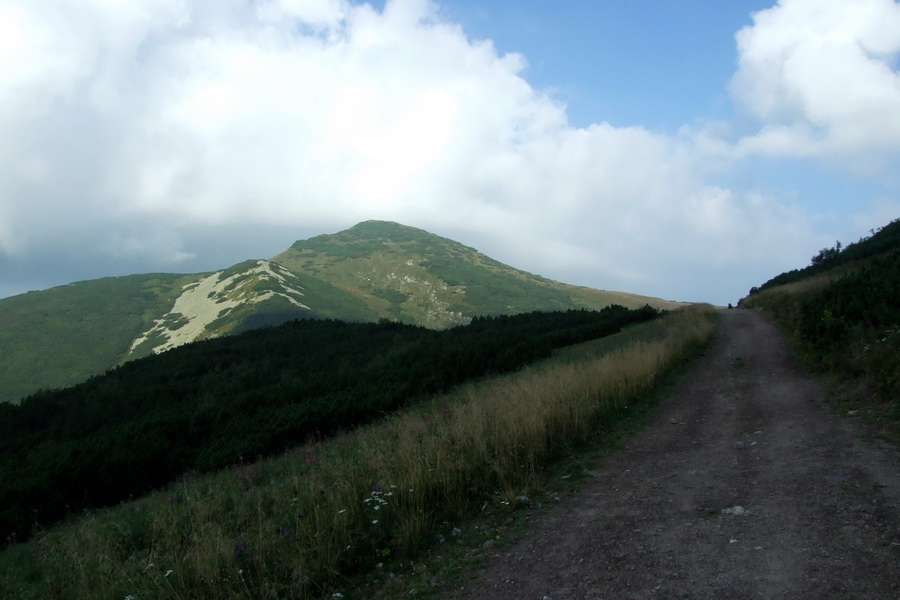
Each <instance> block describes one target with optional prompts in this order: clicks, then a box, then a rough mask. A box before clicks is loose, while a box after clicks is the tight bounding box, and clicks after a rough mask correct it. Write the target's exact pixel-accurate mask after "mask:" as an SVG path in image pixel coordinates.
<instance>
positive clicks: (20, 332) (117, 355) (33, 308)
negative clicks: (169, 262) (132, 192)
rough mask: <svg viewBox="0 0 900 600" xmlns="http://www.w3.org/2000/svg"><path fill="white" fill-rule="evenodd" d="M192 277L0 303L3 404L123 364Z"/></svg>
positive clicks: (127, 281) (82, 286)
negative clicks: (120, 362) (137, 341)
mask: <svg viewBox="0 0 900 600" xmlns="http://www.w3.org/2000/svg"><path fill="white" fill-rule="evenodd" d="M190 280H191V277H190V276H187V277H186V276H181V275H168V274H166V275H164V274H154V275H132V276H128V277H110V278H104V279H96V280H93V281H81V282H78V283H72V284H69V285H65V286H60V287H56V288H52V289H49V290H45V291H42V292H29V293H27V294H22V295H19V296H13V297H12V298H5V299H3V300H0V374H2V375H0V401H9V400H16V399H18V398H21V397H23V396H25V395H27V394H29V393H32V392H34V391H36V389H38V388H56V387H62V386H66V385H71V384H73V383H76V382H78V381H82V380H84V379H86V378H88V377H90V376H91V375H96V374H97V373H102V372H103V371H105V370H106V369H108V368H110V367H111V366H113V365H114V364H116V363H117V362H119V361H121V360H122V359H124V358H125V357H127V356H128V355H129V353H130V347H131V343H132V341H133V340H134V339H135V338H136V337H138V336H139V335H141V332H142V331H144V330H146V329H147V328H149V327H150V325H151V324H152V323H153V321H154V319H157V318H160V317H161V316H162V315H163V314H164V313H165V312H166V309H165V308H164V307H166V306H169V305H171V303H172V302H174V300H175V298H176V297H177V296H178V292H179V290H180V289H181V286H182V285H184V284H185V283H187V282H189V281H190Z"/></svg>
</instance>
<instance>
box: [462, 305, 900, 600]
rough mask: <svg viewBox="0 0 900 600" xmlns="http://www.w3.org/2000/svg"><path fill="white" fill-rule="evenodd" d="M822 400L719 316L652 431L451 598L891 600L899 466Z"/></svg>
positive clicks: (898, 564)
mask: <svg viewBox="0 0 900 600" xmlns="http://www.w3.org/2000/svg"><path fill="white" fill-rule="evenodd" d="M823 397H824V390H823V389H822V387H821V386H820V385H819V384H818V383H817V382H816V381H815V380H814V378H811V377H810V376H809V375H808V374H807V373H805V372H804V371H803V370H802V369H800V368H799V367H798V366H797V365H796V363H795V362H794V361H793V360H792V358H791V355H790V352H789V350H788V348H787V347H786V345H785V343H784V341H783V340H782V338H781V337H780V336H779V334H778V332H777V331H776V329H775V328H774V326H773V325H772V324H771V323H770V322H769V321H768V320H767V319H766V318H765V317H763V316H761V315H759V314H757V313H755V312H751V311H744V310H731V311H723V313H722V319H721V327H720V331H719V332H718V334H717V338H716V340H715V342H714V343H713V345H712V346H711V348H710V349H709V350H708V351H707V354H706V356H705V357H704V358H702V359H701V361H700V363H699V364H698V365H697V366H696V368H695V369H694V370H693V371H692V372H691V373H690V374H689V375H688V376H687V378H686V380H685V381H684V383H683V384H682V385H680V386H679V388H678V389H677V390H676V391H675V392H674V394H673V396H672V397H670V398H668V399H667V400H665V401H664V402H663V404H662V405H661V407H660V412H659V417H658V419H657V420H656V422H655V423H654V424H653V425H652V426H651V427H649V428H648V429H646V430H645V431H643V432H642V433H640V434H639V435H637V436H636V437H635V438H633V439H632V440H631V441H630V443H629V444H628V445H627V446H626V448H625V449H623V450H622V451H620V452H618V453H616V454H615V455H613V456H610V457H609V458H608V459H607V460H605V461H604V463H603V464H602V465H601V466H600V468H598V470H597V471H596V472H595V473H594V477H593V478H592V479H591V480H590V482H589V483H588V484H587V485H585V487H584V489H583V490H581V491H580V492H578V493H577V494H576V495H575V496H573V497H571V498H569V499H566V500H564V501H563V502H562V503H561V504H560V505H558V506H557V507H555V508H554V509H553V510H552V511H550V512H549V513H548V514H545V515H543V516H541V517H540V518H539V520H538V523H537V525H536V526H535V528H534V530H533V531H531V532H530V533H529V534H527V536H526V537H525V539H524V540H523V541H522V542H521V543H519V544H518V545H516V546H515V547H514V548H512V549H510V550H507V551H503V553H502V554H498V555H495V556H494V557H493V558H491V559H490V560H489V562H488V564H487V566H486V568H485V569H484V570H483V571H482V572H481V573H479V574H478V575H477V576H476V577H474V578H472V579H470V580H467V581H466V582H464V583H463V584H457V586H456V588H455V589H454V590H452V591H451V593H450V594H449V595H448V598H454V599H457V598H458V599H462V598H469V599H490V600H532V599H533V600H546V599H551V600H570V599H579V600H581V599H601V598H609V599H617V600H618V599H630V598H641V599H644V598H666V599H669V598H717V599H719V598H721V599H743V598H747V599H749V598H753V599H769V598H773V599H774V598H790V599H809V600H812V599H816V600H819V599H823V598H841V599H844V598H866V599H874V598H886V599H891V600H897V599H900V454H898V452H897V450H896V449H893V448H890V447H886V446H884V445H878V444H874V443H871V442H866V441H862V440H861V439H860V437H859V432H860V430H859V429H857V427H858V425H859V423H857V422H855V421H854V419H852V418H840V417H836V416H834V415H831V414H829V412H828V411H827V409H826V408H825V407H824V405H823ZM460 585H462V586H463V587H459V586H460Z"/></svg>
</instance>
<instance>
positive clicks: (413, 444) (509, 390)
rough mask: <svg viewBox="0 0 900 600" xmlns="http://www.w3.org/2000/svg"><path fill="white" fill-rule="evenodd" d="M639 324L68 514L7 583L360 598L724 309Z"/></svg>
mask: <svg viewBox="0 0 900 600" xmlns="http://www.w3.org/2000/svg"><path fill="white" fill-rule="evenodd" d="M484 325H487V321H485V323H484ZM639 327H640V328H641V330H642V331H645V332H648V334H647V335H645V336H643V337H644V339H642V340H639V341H634V342H632V343H629V344H626V345H616V344H615V343H611V342H605V343H604V345H603V346H602V347H598V350H597V351H596V352H584V351H582V352H571V351H569V352H566V353H560V354H559V355H557V356H556V357H555V358H553V359H551V360H549V361H546V362H543V363H539V364H536V365H534V366H532V367H529V368H527V369H524V370H521V371H519V372H517V373H514V374H510V375H506V376H502V377H498V378H493V379H487V380H482V381H479V382H475V383H471V384H467V385H466V386H464V387H462V388H459V389H457V390H455V391H454V392H452V393H450V394H447V395H443V396H437V397H433V398H432V399H431V400H430V401H428V402H424V403H419V404H417V405H415V406H413V407H410V408H408V409H406V410H404V411H402V412H400V413H396V414H392V415H390V416H388V417H386V418H385V419H383V420H382V421H379V422H378V423H376V424H373V425H370V426H367V427H364V428H362V429H358V430H355V431H352V432H347V433H344V434H341V435H337V436H335V437H332V438H327V439H321V440H312V441H311V442H310V443H308V444H306V445H304V446H299V447H296V448H293V449H291V450H289V451H286V452H284V453H283V455H281V456H278V457H272V458H269V459H264V460H259V461H249V460H246V459H245V460H243V461H238V462H237V463H236V464H234V465H233V466H232V467H231V468H230V469H228V470H225V471H221V472H218V473H215V474H210V475H205V476H192V475H188V476H184V477H182V478H181V479H180V480H179V481H178V482H177V483H175V484H172V485H171V486H169V487H168V488H166V489H164V490H162V491H159V492H157V493H154V494H152V495H150V496H147V497H145V498H142V499H140V500H137V501H134V502H128V503H124V504H122V505H120V506H117V507H115V508H112V509H107V510H104V511H99V512H93V511H88V512H86V513H84V514H82V515H78V516H73V517H72V518H71V519H70V520H69V521H68V522H67V523H65V524H63V525H61V526H59V527H57V528H55V529H52V530H49V531H46V532H38V535H37V536H36V537H35V539H33V540H31V541H30V542H28V543H13V544H11V545H10V547H8V548H7V549H6V550H5V551H4V552H3V553H2V554H0V592H2V593H3V594H4V595H8V596H10V597H17V598H23V599H24V598H42V599H43V598H51V599H52V598H83V597H103V598H129V597H130V598H132V599H138V598H188V597H190V598H200V599H205V598H210V599H212V598H272V599H275V598H279V599H281V598H309V597H328V598H336V597H352V595H353V593H354V592H353V589H354V583H353V582H354V581H358V579H354V577H359V576H360V575H361V574H362V573H366V572H369V571H374V570H377V565H378V564H379V563H384V562H388V561H389V560H391V561H394V560H397V559H399V558H402V557H409V556H415V555H416V554H417V553H421V552H423V551H424V550H425V549H427V548H428V547H429V546H430V545H431V544H433V543H436V542H435V536H439V535H454V533H453V530H452V529H448V524H453V523H458V522H460V520H461V519H464V518H465V517H466V516H467V515H471V514H473V513H477V512H478V511H479V510H481V509H483V508H485V507H487V506H488V505H490V506H492V507H494V508H496V509H500V510H502V509H504V508H509V509H510V510H512V507H513V506H514V505H515V503H516V501H517V500H516V499H517V498H520V497H522V496H525V495H528V494H529V493H530V492H531V489H532V487H533V486H534V485H539V483H540V480H541V473H542V472H543V470H544V469H546V468H547V467H548V465H551V464H553V463H554V461H556V460H558V459H559V458H560V457H564V456H567V455H569V454H570V453H571V452H572V450H573V448H577V447H578V446H579V445H580V444H583V443H584V442H585V441H586V440H589V439H590V438H591V436H592V435H594V433H595V432H596V431H597V429H598V428H599V427H602V426H603V425H604V424H608V423H610V422H612V421H614V420H615V419H617V418H618V417H620V416H621V415H623V414H624V413H625V412H627V407H628V406H631V405H633V404H634V403H635V402H639V401H640V400H641V398H644V397H646V396H647V394H648V393H649V392H650V390H651V389H652V388H653V386H654V385H655V384H656V383H657V382H658V381H659V379H660V377H661V376H662V375H663V374H664V373H666V372H667V371H668V370H669V369H671V367H672V366H673V365H675V364H677V363H678V362H679V360H681V359H682V358H683V357H684V356H685V355H686V354H688V353H690V352H691V351H692V350H693V349H695V348H696V347H697V346H698V345H700V344H703V343H704V342H705V340H707V339H708V338H709V337H710V335H711V333H712V331H713V330H714V316H713V313H712V311H711V310H708V309H703V310H700V309H693V310H685V311H679V312H676V313H671V314H669V315H667V316H666V317H664V318H662V319H658V320H654V321H652V322H651V323H648V324H645V325H640V326H639ZM644 328H647V329H644ZM608 339H609V338H608ZM423 349H424V348H423ZM8 541H9V540H8ZM13 541H15V540H13ZM425 581H427V578H426V579H425ZM372 585H377V584H372ZM373 593H374V590H372V589H368V590H364V591H363V592H361V595H362V596H369V597H371V595H372V594H373Z"/></svg>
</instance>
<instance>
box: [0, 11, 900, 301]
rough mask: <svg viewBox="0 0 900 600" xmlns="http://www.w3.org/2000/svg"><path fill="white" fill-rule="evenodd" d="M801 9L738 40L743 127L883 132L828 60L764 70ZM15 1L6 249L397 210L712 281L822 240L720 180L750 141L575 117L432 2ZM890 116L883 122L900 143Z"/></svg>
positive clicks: (870, 34)
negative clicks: (831, 80) (715, 166)
mask: <svg viewBox="0 0 900 600" xmlns="http://www.w3.org/2000/svg"><path fill="white" fill-rule="evenodd" d="M882 4H883V3H882ZM888 4H893V3H888ZM792 6H793V7H795V8H791V7H792ZM796 6H799V7H800V9H803V6H804V5H803V4H802V2H793V3H792V2H787V0H786V1H785V2H784V3H783V4H782V6H779V7H776V8H775V9H772V12H766V13H761V14H760V15H758V16H757V24H756V26H755V28H754V29H752V30H747V31H745V32H743V33H742V34H741V36H740V43H741V52H742V57H743V59H742V63H741V71H740V72H739V73H738V76H737V77H736V79H735V84H734V85H735V93H736V95H738V96H739V97H740V98H742V99H743V100H744V101H745V103H746V105H747V107H748V110H750V111H751V112H752V113H753V114H754V115H756V116H757V117H758V118H759V119H761V120H763V121H765V122H767V123H770V127H771V130H769V132H768V133H767V134H766V135H762V134H761V135H760V136H756V137H754V138H752V139H747V140H743V141H742V142H741V144H742V145H743V146H742V147H743V148H750V147H752V146H753V145H754V144H756V145H757V146H759V147H760V150H758V151H767V152H770V151H772V147H773V144H774V143H775V142H773V141H771V140H777V139H781V140H782V141H781V142H779V143H781V144H782V145H783V150H782V151H783V152H786V153H791V152H793V153H801V154H802V153H809V152H812V151H813V149H815V148H817V147H818V146H817V144H821V141H820V140H818V139H817V138H816V136H817V135H821V132H820V130H822V129H823V128H824V130H825V132H826V137H828V138H829V139H831V140H837V141H835V142H829V143H833V144H837V143H838V142H840V144H843V146H842V147H844V148H850V147H852V144H851V142H853V143H856V144H858V145H859V144H862V145H863V146H864V147H869V146H871V145H872V143H874V142H872V138H867V139H864V140H862V141H854V140H855V139H856V138H854V137H853V136H854V135H861V134H857V133H854V132H857V131H858V130H857V129H856V127H857V126H858V125H859V123H863V116H864V114H865V111H866V110H877V111H880V112H879V114H880V115H882V117H881V121H882V122H883V121H884V115H891V114H893V113H891V110H892V107H891V105H890V103H887V104H885V102H884V101H883V100H879V99H878V98H870V94H868V93H862V92H860V93H858V94H857V95H851V97H850V100H852V101H853V102H855V104H854V105H853V106H852V107H846V106H837V105H832V104H829V103H828V102H825V101H824V100H821V99H820V94H822V93H825V92H827V91H829V89H827V83H828V82H827V79H824V78H819V77H817V75H816V74H817V73H819V70H818V69H814V71H815V72H811V73H809V77H808V78H806V79H802V80H799V81H798V82H796V83H792V82H794V78H793V77H792V76H788V75H784V76H781V77H774V78H773V77H770V76H769V75H768V71H767V70H766V69H765V68H763V67H764V66H765V65H766V64H769V63H771V62H773V61H774V62H775V63H778V61H781V62H780V63H778V64H781V65H782V66H783V67H784V65H786V64H788V63H791V62H792V61H797V62H798V64H797V65H796V66H791V67H790V68H796V69H799V70H800V71H803V69H804V67H805V66H807V65H809V64H812V65H813V66H815V64H816V63H815V60H813V58H808V57H807V58H804V56H805V55H804V54H803V53H802V52H799V50H797V48H795V46H793V45H791V44H792V43H788V42H787V41H784V40H783V38H785V37H786V38H793V37H796V34H795V32H794V31H793V30H792V29H788V30H787V33H785V30H784V27H786V26H785V25H782V23H783V22H784V20H785V19H787V17H784V15H785V14H787V16H788V17H791V19H788V22H789V23H795V25H792V26H799V25H796V22H797V19H798V18H799V17H798V16H797V14H795V13H792V12H786V11H788V9H790V10H795V9H796ZM895 6H896V5H894V7H895ZM882 8H884V7H882ZM0 11H2V13H0V17H2V18H0V23H6V25H5V27H6V28H7V29H8V31H0V67H3V68H0V136H2V137H3V139H4V140H6V143H4V144H3V145H2V147H0V217H2V221H0V252H4V253H6V254H7V255H10V256H12V255H13V253H17V254H23V253H24V254H27V253H29V252H38V251H40V253H48V249H49V248H54V247H57V246H59V247H62V246H65V245H68V251H69V252H72V251H74V248H73V246H75V245H76V244H77V245H79V246H82V247H83V248H82V250H81V252H83V254H84V255H85V256H96V255H103V256H107V257H111V258H122V257H124V258H127V259H128V260H130V261H132V262H130V263H129V264H132V263H133V260H134V259H135V257H138V256H143V257H145V262H146V264H148V265H153V267H152V268H154V269H164V268H172V269H176V268H181V267H183V266H184V265H185V264H187V263H190V264H193V263H191V260H193V257H194V256H195V255H196V256H204V255H208V256H216V257H220V256H222V251H221V249H220V248H212V247H210V246H207V247H198V245H197V244H198V242H194V243H192V238H194V239H195V240H196V239H204V240H210V239H212V238H214V237H215V236H213V235H212V234H210V231H216V230H219V231H223V232H225V231H227V232H229V235H230V236H232V237H233V235H234V232H235V231H236V230H239V231H241V234H240V235H242V236H243V237H244V238H249V239H258V240H259V243H258V245H257V246H256V247H259V248H263V247H266V248H268V247H269V246H266V245H265V243H264V242H266V241H267V240H268V238H270V237H271V231H273V228H276V227H277V228H279V231H281V232H283V231H284V230H285V228H290V227H295V228H296V230H297V232H298V233H297V237H300V236H301V232H303V233H308V232H310V231H312V232H313V233H321V232H327V231H334V230H336V229H338V228H342V227H346V226H349V225H352V224H353V223H355V222H357V221H360V220H364V219H370V218H385V219H392V220H397V221H400V222H404V223H407V224H410V225H415V226H419V227H424V228H427V229H430V230H432V231H435V232H438V233H443V234H445V235H449V234H451V233H453V234H454V235H455V236H456V237H458V238H459V239H461V241H464V242H466V243H469V244H470V245H477V246H478V247H479V249H482V250H483V251H485V252H487V253H488V254H491V255H493V256H495V257H496V258H498V259H500V260H504V261H505V262H508V263H510V264H513V265H514V266H518V267H520V268H525V269H528V270H531V271H534V272H538V273H541V274H543V275H546V276H549V277H554V278H557V279H561V280H565V281H570V282H573V283H581V284H585V285H593V286H596V287H606V288H617V287H618V288H624V289H626V290H628V291H637V292H643V293H652V294H658V295H667V296H669V297H673V298H679V297H681V298H689V299H703V298H704V297H708V296H706V294H718V293H720V292H715V291H713V290H714V289H715V287H716V286H717V285H720V286H727V287H728V289H729V292H728V293H729V295H734V294H735V293H736V292H735V291H734V290H735V286H737V285H740V286H741V287H740V291H741V292H743V291H744V290H745V289H746V287H749V285H745V283H744V282H743V281H744V279H746V277H747V274H746V272H745V273H743V274H742V275H741V274H739V275H736V274H735V268H734V265H736V264H742V265H743V268H744V269H748V270H750V271H752V272H753V273H756V272H757V271H758V272H760V273H762V274H764V275H765V276H766V277H767V276H771V275H772V274H773V273H771V271H772V269H773V267H772V265H773V262H774V264H776V265H781V266H784V267H785V268H788V267H792V266H796V262H795V257H796V256H797V255H798V252H800V249H802V248H803V247H804V244H806V245H808V244H809V243H810V241H811V240H816V241H815V242H814V244H817V243H818V238H817V236H816V234H815V233H814V232H813V231H812V230H811V229H810V228H809V227H808V226H807V225H805V223H806V222H807V221H808V215H807V214H805V213H804V212H803V211H802V210H800V209H796V208H792V207H791V205H790V203H787V202H784V201H782V200H780V199H778V198H775V197H772V196H764V195H760V194H749V193H736V192H734V191H732V190H729V189H727V188H725V187H722V186H719V185H714V184H712V183H709V180H708V173H709V171H710V170H711V168H710V166H709V165H710V162H712V161H714V160H715V161H721V160H723V159H722V156H723V155H724V154H727V153H728V152H730V151H731V150H732V148H731V147H730V146H728V145H727V144H726V143H725V142H723V141H722V140H721V139H717V138H716V137H715V136H707V137H705V138H704V137H702V136H700V135H697V134H695V133H691V132H690V131H687V130H686V132H685V133H683V134H682V135H680V136H678V137H666V136H662V135H658V134H655V133H653V132H650V131H648V130H646V129H643V128H640V127H632V128H617V127H613V126H611V125H609V124H607V123H597V124H595V125H592V126H591V127H588V128H583V129H582V128H573V127H570V126H569V125H568V123H567V119H566V111H565V106H563V105H562V104H560V103H559V102H557V101H555V100H554V99H553V98H551V97H550V96H548V95H547V94H544V93H542V92H541V91H540V90H535V89H534V88H532V87H531V86H530V85H529V84H528V82H527V81H526V80H525V79H524V78H523V70H524V68H525V64H526V63H525V59H524V57H522V56H519V55H517V54H507V55H500V54H499V53H498V52H497V50H496V49H495V48H494V46H493V45H492V44H491V43H490V42H488V41H478V40H471V39H469V38H468V37H467V36H466V34H465V32H464V31H462V30H461V28H460V27H459V26H457V25H455V24H453V23H448V22H444V21H442V20H441V18H440V12H439V11H438V10H437V7H436V5H434V4H432V3H431V2H429V1H428V0H393V1H389V2H388V3H387V5H386V7H385V9H384V11H382V12H379V11H377V10H375V9H373V8H372V7H371V6H369V5H365V4H356V3H351V2H348V1H344V0H268V1H259V2H255V3H248V2H245V1H243V0H216V1H214V0H195V1H188V0H132V1H130V2H126V3H122V2H113V1H112V0H106V1H102V0H93V1H85V2H80V3H71V2H67V1H65V0H7V2H6V4H5V6H4V7H3V8H0ZM801 12H802V10H801ZM803 14H805V13H803ZM890 14H891V13H890V7H888V9H887V10H885V15H886V16H890ZM876 17H877V15H876ZM873 19H874V20H873ZM879 19H881V17H879V18H877V19H876V18H875V17H873V18H872V19H869V20H868V21H865V22H863V23H862V24H860V25H859V31H860V32H863V33H864V34H865V35H863V33H860V35H859V36H856V37H854V39H857V38H862V39H864V40H866V44H867V45H866V46H865V47H866V48H867V49H868V50H867V54H864V56H863V58H861V59H859V60H861V61H862V64H870V63H871V64H873V65H875V66H876V67H877V65H879V64H881V65H885V64H887V63H886V62H884V61H885V60H886V59H884V57H886V56H890V55H891V53H892V52H894V51H895V50H896V47H895V46H894V45H892V44H894V37H893V30H891V29H890V28H886V27H882V28H881V29H878V28H877V27H875V25H872V24H871V23H874V22H875V21H879V22H881V21H880V20H879ZM881 20H884V19H881ZM822 22H823V23H825V24H826V25H827V24H828V23H829V22H830V21H828V19H823V20H822ZM817 23H818V21H814V22H812V23H811V24H810V25H809V27H810V28H811V29H812V30H813V31H818V30H819V29H821V28H823V27H825V25H821V26H820V25H818V24H817ZM866 23H869V25H866ZM867 27H868V28H867ZM826 29H827V28H826ZM898 29H900V28H898ZM772 32H774V33H772ZM779 33H780V34H781V36H782V37H779V36H778V35H775V34H779ZM773 36H774V37H773ZM801 37H802V36H801ZM773 39H774V41H772V40H773ZM779 40H781V41H779ZM848 43H849V42H848ZM832 46H834V47H836V48H837V49H838V50H839V51H841V52H843V51H844V50H845V45H841V44H840V43H835V44H832ZM829 47H831V46H829ZM816 48H818V46H813V50H815V49H816ZM845 54H847V56H850V57H851V58H853V57H856V55H854V54H852V53H848V52H845ZM798 55H799V56H800V58H794V57H795V56H798ZM773 57H774V58H773ZM856 58H859V57H856ZM801 59H802V60H801ZM848 60H849V59H848ZM767 61H768V62H767ZM867 61H869V62H867ZM855 64H856V63H853V62H852V61H851V62H850V63H848V65H847V66H846V69H847V70H848V71H849V70H852V69H851V67H853V66H854V65H855ZM785 68H786V67H785ZM873 69H874V70H872V69H870V70H869V71H865V72H864V73H863V74H858V73H856V72H855V71H854V74H853V76H854V77H858V78H859V83H860V84H863V83H865V84H867V85H869V87H866V88H860V89H868V90H875V91H876V92H878V93H881V90H882V88H884V89H887V90H888V91H890V89H892V88H891V87H890V84H889V82H890V81H891V80H890V79H889V77H887V76H886V75H884V73H881V72H880V71H877V68H874V67H873ZM782 70H783V69H782ZM879 73H880V75H879ZM889 75H891V74H890V73H889ZM848 76H849V75H848ZM894 76H895V75H894ZM792 86H793V87H792ZM878 86H881V87H878ZM795 88H796V89H795ZM822 90H825V92H823V91H822ZM879 97H880V96H879ZM873 121H874V119H873ZM896 122H897V123H900V118H898V119H897V121H896ZM866 123H868V122H867V121H866ZM866 127H869V125H866ZM891 127H892V125H888V126H886V127H882V128H881V129H879V135H882V138H879V139H881V140H882V141H881V142H878V143H882V144H886V145H887V146H890V145H891V144H893V141H892V139H893V138H892V137H891V135H893V134H891V133H890V128H891ZM898 127H900V125H898ZM798 131H799V132H800V133H798ZM804 131H806V132H807V133H804ZM866 131H868V130H866ZM873 131H874V129H873ZM707 133H708V132H707ZM863 133H865V131H863ZM873 135H874V134H873ZM767 136H769V137H767ZM848 140H849V141H848ZM867 140H868V141H867ZM803 144H807V145H808V146H809V147H808V148H807V147H804V146H803ZM810 148H812V149H810ZM217 228H218V229H217ZM227 244H228V242H220V245H227ZM241 244H242V245H240V248H241V251H243V248H244V245H246V239H244V240H242V242H241ZM233 245H235V246H238V244H237V242H235V243H234V244H233ZM815 247H818V246H815ZM281 249H282V247H274V248H271V249H270V252H271V253H272V254H274V253H276V252H278V251H280V250H281ZM806 253H807V251H806V250H803V251H802V256H803V257H804V259H805V255H806ZM51 254H52V253H51ZM124 258H123V260H124ZM238 258H247V256H241V257H236V259H238ZM686 265H692V267H690V268H687V267H686ZM223 266H226V265H223V264H212V265H208V266H207V267H206V268H220V267H223ZM677 273H680V275H676V274H677ZM741 277H743V278H744V279H741ZM754 277H756V276H755V275H754ZM751 281H752V282H753V283H758V282H759V280H758V278H754V279H752V280H751ZM698 290H699V291H698Z"/></svg>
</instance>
